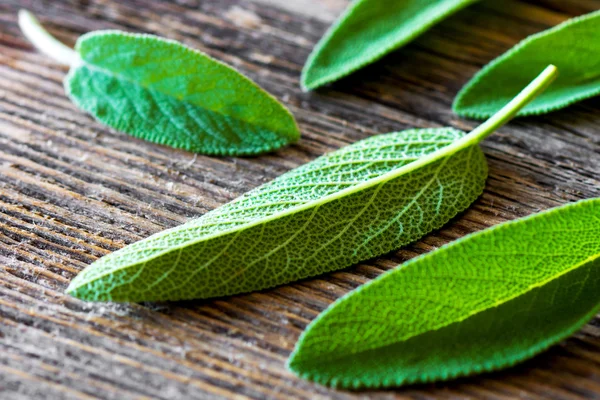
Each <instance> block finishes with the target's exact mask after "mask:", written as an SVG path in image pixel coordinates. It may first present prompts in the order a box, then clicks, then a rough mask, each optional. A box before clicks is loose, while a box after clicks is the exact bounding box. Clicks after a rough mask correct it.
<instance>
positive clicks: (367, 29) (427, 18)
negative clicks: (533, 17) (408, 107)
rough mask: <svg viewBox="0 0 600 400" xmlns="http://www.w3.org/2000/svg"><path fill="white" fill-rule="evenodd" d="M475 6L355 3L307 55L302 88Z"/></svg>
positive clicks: (440, 0) (454, 1)
mask: <svg viewBox="0 0 600 400" xmlns="http://www.w3.org/2000/svg"><path fill="white" fill-rule="evenodd" d="M475 1H477V0H429V1H422V0H394V1H389V0H355V1H354V2H353V3H352V4H351V5H350V6H349V7H348V8H347V9H346V11H345V12H344V14H343V15H342V16H341V17H340V18H339V19H338V21H337V22H336V23H335V24H334V25H333V26H332V27H331V28H330V29H329V31H328V32H327V33H326V34H325V36H324V37H323V38H322V39H321V41H320V42H319V43H318V44H317V46H316V47H315V49H314V50H313V52H312V53H311V55H310V56H309V58H308V61H307V62H306V65H305V67H304V70H303V71H302V86H303V88H304V89H305V90H310V89H315V88H317V87H319V86H322V85H324V84H326V83H330V82H333V81H335V80H338V79H340V78H342V77H344V76H346V75H349V74H350V73H352V72H354V71H356V70H358V69H359V68H362V67H364V66H365V65H367V64H370V63H372V62H374V61H377V60H378V59H380V58H381V57H383V56H384V55H386V54H387V53H389V52H391V51H393V50H395V49H398V48H400V47H402V46H404V45H405V44H407V43H408V42H410V41H411V40H413V39H415V38H416V37H417V36H419V35H420V34H422V33H423V32H425V31H426V30H427V29H429V28H431V27H432V26H433V25H435V24H436V23H438V22H439V21H441V20H442V19H444V18H445V17H447V16H449V15H451V14H453V13H454V12H456V11H458V10H460V9H461V8H463V7H466V6H467V5H469V4H471V3H474V2H475ZM548 64H550V63H546V65H548ZM546 65H544V66H542V67H541V68H540V69H539V70H541V69H542V68H543V67H545V66H546ZM531 78H533V76H532V77H531ZM525 84H526V83H525ZM523 86H524V85H523ZM523 86H521V87H523ZM517 92H518V91H517ZM515 94H516V93H515Z"/></svg>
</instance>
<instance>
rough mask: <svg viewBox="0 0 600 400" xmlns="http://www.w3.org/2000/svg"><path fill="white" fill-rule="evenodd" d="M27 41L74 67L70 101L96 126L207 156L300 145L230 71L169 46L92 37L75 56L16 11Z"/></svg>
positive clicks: (272, 107)
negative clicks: (95, 123) (97, 123)
mask: <svg viewBox="0 0 600 400" xmlns="http://www.w3.org/2000/svg"><path fill="white" fill-rule="evenodd" d="M19 22H20V25H21V29H22V30H23V32H24V33H25V35H26V36H27V37H28V38H29V39H30V40H31V41H32V42H33V43H34V44H35V45H36V46H37V47H39V48H40V49H42V50H43V51H44V52H45V53H48V54H50V55H51V56H54V57H55V58H57V60H58V61H61V62H63V63H67V64H69V65H71V70H70V71H69V74H68V75H67V77H66V79H65V82H64V85H65V91H66V92H67V94H68V96H69V97H70V98H71V100H72V101H73V102H74V103H75V104H76V105H77V106H78V107H79V108H81V109H82V110H85V111H87V112H89V113H90V114H92V115H93V116H94V117H95V118H96V119H97V120H98V121H100V122H102V123H104V124H106V125H108V126H111V127H113V128H115V129H117V130H119V131H122V132H126V133H128V134H130V135H132V136H135V137H138V138H141V139H145V140H148V141H151V142H154V143H159V144H164V145H168V146H171V147H175V148H180V149H184V150H188V151H193V152H197V153H204V154H215V155H252V154H258V153H262V152H266V151H271V150H275V149H277V148H279V147H281V146H284V145H286V144H288V143H292V142H295V141H296V140H298V138H299V136H300V134H299V131H298V127H297V125H296V122H295V121H294V117H293V116H292V115H291V114H290V112H289V111H288V110H287V109H286V108H285V107H284V106H283V105H281V104H280V103H279V102H278V101H277V100H276V99H275V98H274V97H272V96H271V95H269V94H268V93H267V92H265V91H264V90H262V89H261V88H260V87H258V86H257V85H256V84H255V83H253V82H252V81H251V80H249V79H248V78H246V77H245V76H243V75H241V74H240V73H238V72H236V71H235V70H234V69H233V68H231V67H229V66H227V65H225V64H223V63H222V62H219V61H217V60H215V59H213V58H211V57H209V56H208V55H206V54H204V53H202V52H199V51H196V50H193V49H191V48H189V47H186V46H184V45H182V44H180V43H177V42H175V41H172V40H166V39H162V38H160V37H158V36H153V35H147V34H132V33H125V32H120V31H97V32H92V33H88V34H85V35H83V36H81V37H80V38H79V39H78V40H77V44H76V52H73V50H71V49H69V48H68V47H66V46H65V45H63V44H62V43H60V42H58V41H57V40H56V39H54V38H52V37H51V36H49V34H48V33H47V32H45V31H44V30H43V28H42V27H41V26H40V25H39V23H38V22H37V20H36V19H35V17H33V16H32V15H31V14H30V13H28V12H27V11H21V12H20V13H19Z"/></svg>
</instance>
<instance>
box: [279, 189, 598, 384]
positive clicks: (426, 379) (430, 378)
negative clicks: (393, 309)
mask: <svg viewBox="0 0 600 400" xmlns="http://www.w3.org/2000/svg"><path fill="white" fill-rule="evenodd" d="M597 200H598V199H589V200H581V201H578V202H576V203H572V204H568V205H565V206H562V207H556V208H553V209H550V210H546V211H543V212H541V213H537V214H533V215H529V216H527V217H524V218H519V219H516V220H513V221H508V222H504V223H502V224H500V225H496V226H492V227H490V228H488V229H485V230H483V231H479V232H474V233H471V234H469V235H466V236H464V237H462V238H460V239H457V240H455V241H453V242H450V243H448V244H446V245H444V246H441V247H440V248H438V249H436V250H434V251H431V252H429V253H426V254H423V255H420V256H417V257H415V258H412V259H410V260H408V261H407V262H405V263H404V264H402V265H400V266H399V267H397V268H395V269H392V270H390V271H387V272H385V273H383V274H382V275H380V276H378V277H377V278H375V279H373V280H371V281H369V282H367V283H365V284H363V285H361V286H359V287H358V288H356V289H354V290H352V291H351V292H349V293H347V294H345V295H344V296H342V297H340V298H339V299H337V300H336V301H334V302H333V303H332V304H330V305H329V306H328V307H327V308H326V309H325V310H324V311H323V312H321V313H320V314H319V315H318V316H317V318H315V319H314V320H313V321H312V322H311V323H310V324H309V325H308V326H307V327H306V328H305V330H304V331H303V332H302V334H301V335H300V338H299V339H298V341H297V343H296V346H295V347H294V350H293V351H292V354H291V355H290V356H289V358H288V360H287V362H286V368H288V369H289V370H290V371H292V372H293V373H295V374H296V375H298V376H299V377H301V378H303V379H307V380H310V381H313V382H316V383H319V384H321V385H326V386H333V387H336V388H342V387H344V388H352V389H361V388H379V387H387V386H402V385H411V384H416V383H430V382H434V381H439V380H449V379H454V378H457V377H460V376H469V375H473V374H477V373H482V372H492V371H496V370H499V369H504V368H508V367H512V366H514V365H515V364H518V363H519V362H521V361H524V360H526V359H528V358H531V357H533V356H534V355H536V354H539V353H541V352H543V351H544V350H546V349H547V348H549V347H551V346H552V345H554V344H556V343H557V342H559V341H560V340H562V339H564V338H566V337H568V336H570V335H572V334H573V333H575V332H577V331H578V330H579V329H581V327H582V326H583V325H585V324H586V323H587V321H589V320H590V319H591V318H592V317H593V316H594V315H595V314H596V313H598V312H599V311H600V302H599V304H598V305H597V306H596V308H594V309H593V310H592V311H590V312H589V313H588V314H586V316H585V317H584V318H582V319H580V320H579V321H578V322H577V323H576V324H573V327H572V329H569V330H567V333H564V334H559V335H553V336H551V338H550V339H548V340H545V341H544V342H543V343H542V344H541V345H539V346H537V347H534V348H532V349H530V350H529V351H526V352H524V353H522V354H521V355H519V357H516V358H515V359H514V360H511V361H509V362H507V363H506V364H501V365H495V364H493V363H491V362H489V363H485V364H484V365H480V366H474V367H473V368H470V369H469V368H466V369H463V370H458V371H456V372H455V373H451V374H445V375H443V376H438V375H433V374H431V375H428V374H427V373H424V375H423V376H421V377H418V376H415V377H412V378H407V379H391V380H390V379H387V380H384V381H379V382H375V383H373V384H364V383H362V382H358V381H355V380H353V379H350V378H348V379H346V378H344V379H340V378H326V379H323V378H322V377H321V376H320V375H318V374H313V373H309V372H302V371H299V370H297V369H295V368H294V367H293V366H292V363H293V359H294V356H295V355H296V354H297V353H298V352H299V351H300V350H301V347H302V345H303V343H304V341H305V340H307V339H306V337H307V336H308V332H309V330H310V329H311V328H312V327H313V326H315V325H316V324H318V323H319V321H320V320H321V319H325V318H327V315H328V313H329V311H330V310H331V309H333V308H334V307H336V306H337V305H338V304H339V303H342V302H346V301H348V300H347V299H348V298H350V297H351V296H354V295H356V294H358V293H360V292H362V291H364V290H366V289H367V288H369V287H370V286H372V285H377V284H378V282H379V280H380V279H382V278H383V277H385V276H387V275H388V274H392V273H394V272H397V271H399V270H400V269H405V268H408V267H410V266H411V265H412V264H414V263H416V262H418V261H419V260H421V259H423V258H430V257H434V256H435V255H436V254H437V253H438V252H440V251H445V250H446V249H448V248H452V247H455V246H461V245H462V243H463V242H464V241H468V240H472V239H473V238H477V237H480V236H487V235H491V234H495V232H498V231H502V230H505V229H508V228H509V227H511V226H512V225H518V224H522V223H525V222H527V221H530V220H535V219H538V218H542V217H547V216H548V215H552V214H554V213H560V211H561V210H564V209H565V208H566V207H568V208H579V207H584V206H585V205H587V204H588V203H593V202H595V201H597ZM599 258H600V254H597V255H594V256H591V257H589V258H587V259H586V260H583V261H581V262H579V263H577V264H574V265H573V267H571V268H569V269H567V270H564V271H562V272H561V273H559V274H556V275H554V276H553V277H552V278H548V279H546V280H544V281H542V282H540V283H538V284H535V285H531V286H529V287H528V289H527V290H526V291H523V292H521V293H519V294H518V295H514V296H511V297H509V298H506V299H505V300H504V301H502V302H500V303H497V304H495V305H494V306H490V307H486V308H484V309H481V310H478V311H474V312H472V313H470V314H468V315H467V316H465V317H464V318H461V319H458V320H456V321H453V322H451V323H449V324H444V325H440V326H438V327H435V328H433V329H431V330H429V331H427V332H431V331H437V330H440V329H444V328H446V327H448V326H450V325H454V324H457V323H460V322H462V321H465V320H466V319H468V318H470V317H473V316H475V315H477V314H480V313H482V312H485V311H486V310H489V309H491V308H493V307H497V306H499V305H502V304H505V303H508V302H509V301H511V300H515V299H517V298H518V297H521V296H523V295H525V294H526V293H528V292H529V291H531V290H533V289H536V288H539V287H542V286H544V285H546V284H547V283H549V282H551V281H554V280H556V279H559V278H560V277H561V276H563V275H565V274H568V273H569V272H571V271H573V270H575V269H577V268H579V267H581V266H582V265H585V264H587V263H590V262H593V261H595V260H597V259H599ZM424 333H425V332H423V333H422V334H424ZM419 335H421V334H419ZM419 335H414V336H410V337H406V338H402V340H399V341H398V342H402V341H406V340H409V339H411V338H414V337H418V336H419ZM392 345H394V343H391V344H388V345H385V346H381V348H385V347H387V346H392ZM377 348H379V347H373V348H371V349H366V350H364V351H369V350H375V349H377ZM349 356H351V355H344V356H340V357H338V358H340V359H341V358H346V357H349Z"/></svg>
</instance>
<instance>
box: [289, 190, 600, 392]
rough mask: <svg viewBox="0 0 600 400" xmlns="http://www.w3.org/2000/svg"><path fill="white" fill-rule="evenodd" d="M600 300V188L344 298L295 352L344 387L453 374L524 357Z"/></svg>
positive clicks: (314, 374) (306, 370) (568, 330)
mask: <svg viewBox="0 0 600 400" xmlns="http://www.w3.org/2000/svg"><path fill="white" fill-rule="evenodd" d="M599 308H600V199H592V200H583V201H579V202H577V203H573V204H569V205H566V206H562V207H558V208H555V209H552V210H549V211H546V212H542V213H539V214H536V215H533V216H530V217H527V218H523V219H520V220H516V221H511V222H507V223H503V224H500V225H497V226H494V227H492V228H489V229H486V230H484V231H481V232H477V233H474V234H471V235H468V236H466V237H464V238H462V239H459V240H457V241H455V242H453V243H450V244H448V245H446V246H443V247H441V248H440V249H438V250H435V251H433V252H431V253H428V254H425V255H423V256H420V257H417V258H415V259H412V260H410V261H408V262H407V263H405V264H404V265H402V266H401V267H399V268H398V269H395V270H392V271H390V272H387V273H385V274H383V275H382V276H380V277H379V278H377V279H375V280H373V281H372V282H370V283H368V284H366V285H363V286H361V287H360V288H358V289H356V290H355V291H353V292H351V293H349V294H348V295H346V296H344V297H343V298H341V299H339V300H338V301H336V302H335V303H334V304H332V305H331V306H330V307H329V308H328V309H327V310H325V311H324V312H323V313H322V314H321V315H320V316H319V317H318V318H317V319H316V320H315V321H313V322H312V323H311V324H310V325H309V327H308V328H307V330H306V331H305V332H304V333H303V334H302V336H301V338H300V340H299V342H298V344H297V345H296V350H295V351H294V353H293V354H292V356H291V357H290V360H289V361H288V366H289V368H290V369H291V370H292V371H294V372H295V373H296V374H298V375H299V376H301V377H303V378H305V379H309V380H312V381H315V382H318V383H321V384H325V385H330V386H337V387H343V388H353V389H358V388H377V387H390V386H401V385H405V384H411V383H423V382H432V381H438V380H447V379H451V378H455V377H459V376H465V375H471V374H475V373H479V372H486V371H493V370H497V369H500V368H505V367H508V366H512V365H514V364H516V363H518V362H520V361H523V360H525V359H527V358H530V357H532V356H534V355H535V354H537V353H539V352H541V351H543V350H545V349H546V348H548V347H549V346H551V345H553V344H555V343H557V342H559V341H561V340H562V339H564V338H566V337H568V336H569V335H571V334H573V333H574V332H576V331H577V330H578V329H580V328H581V327H582V326H583V325H584V324H585V323H586V322H587V321H588V320H589V319H591V318H592V317H593V316H594V315H595V314H596V313H597V312H598V310H599Z"/></svg>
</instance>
